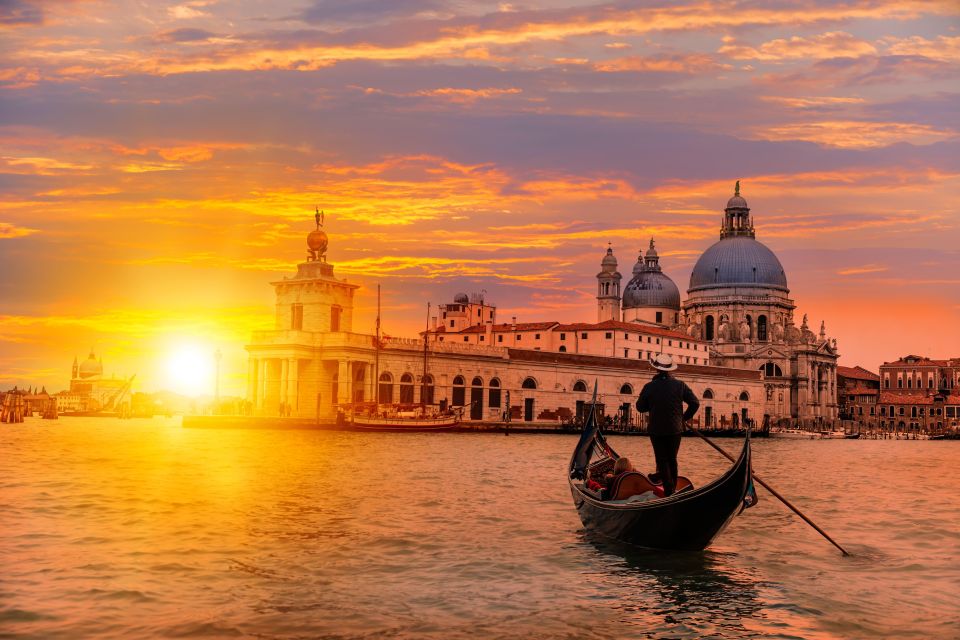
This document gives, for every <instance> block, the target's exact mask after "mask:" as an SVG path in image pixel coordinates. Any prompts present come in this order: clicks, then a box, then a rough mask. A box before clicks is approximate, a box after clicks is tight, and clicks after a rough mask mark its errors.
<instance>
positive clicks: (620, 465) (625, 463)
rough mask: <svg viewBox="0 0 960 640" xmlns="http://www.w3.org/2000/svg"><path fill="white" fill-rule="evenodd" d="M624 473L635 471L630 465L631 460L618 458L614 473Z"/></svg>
mask: <svg viewBox="0 0 960 640" xmlns="http://www.w3.org/2000/svg"><path fill="white" fill-rule="evenodd" d="M624 471H633V465H632V464H630V458H617V462H616V464H614V465H613V472H614V473H623V472H624Z"/></svg>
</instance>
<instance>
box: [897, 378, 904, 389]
mask: <svg viewBox="0 0 960 640" xmlns="http://www.w3.org/2000/svg"><path fill="white" fill-rule="evenodd" d="M897 389H903V378H897Z"/></svg>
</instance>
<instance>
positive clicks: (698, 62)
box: [594, 54, 732, 73]
mask: <svg viewBox="0 0 960 640" xmlns="http://www.w3.org/2000/svg"><path fill="white" fill-rule="evenodd" d="M594 68H595V69H597V70H598V71H607V72H615V71H660V72H669V73H700V72H703V71H711V70H715V69H731V68H732V67H731V66H730V65H726V64H720V63H718V62H717V61H716V60H714V59H713V58H711V57H710V56H708V55H705V54H688V55H676V56H656V57H644V56H628V57H625V58H616V59H614V60H607V61H604V62H598V63H597V64H595V65H594Z"/></svg>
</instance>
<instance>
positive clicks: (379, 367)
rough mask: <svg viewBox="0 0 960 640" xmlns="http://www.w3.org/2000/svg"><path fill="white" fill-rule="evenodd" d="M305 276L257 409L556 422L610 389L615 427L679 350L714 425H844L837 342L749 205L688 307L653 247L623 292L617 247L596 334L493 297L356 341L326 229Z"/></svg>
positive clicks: (605, 267)
mask: <svg viewBox="0 0 960 640" xmlns="http://www.w3.org/2000/svg"><path fill="white" fill-rule="evenodd" d="M307 247H308V253H307V258H306V261H305V262H303V263H300V264H299V265H298V266H297V273H296V274H295V275H293V276H290V277H285V278H283V279H282V280H280V281H277V282H273V283H272V285H273V287H274V289H275V292H276V315H275V317H276V323H275V327H274V329H272V330H269V331H258V332H255V333H254V334H253V336H252V340H251V342H250V344H248V345H247V351H248V353H249V371H248V389H247V399H248V400H249V401H250V403H251V405H252V406H253V410H254V412H255V413H256V414H258V415H291V416H299V417H314V416H316V417H317V418H323V419H329V418H331V417H333V416H335V415H336V412H337V410H338V409H339V408H342V407H345V406H347V405H351V404H354V403H360V402H373V401H378V402H380V403H382V404H398V405H416V404H420V403H421V402H422V403H423V404H426V405H431V406H438V405H446V406H462V407H464V408H465V409H464V410H465V415H464V417H465V419H470V420H478V421H498V420H501V419H503V418H504V417H505V416H506V415H509V416H510V417H511V418H512V419H513V420H523V421H531V422H536V421H557V420H560V419H565V418H569V417H572V416H575V415H578V414H579V413H580V412H581V411H582V408H583V406H584V404H585V403H586V402H588V401H589V399H590V396H591V392H592V390H593V382H594V381H596V382H597V385H598V394H599V396H600V402H602V403H603V405H604V407H605V411H606V413H607V414H608V415H614V414H616V415H617V416H618V417H619V418H620V419H622V420H625V421H634V420H635V416H634V415H633V414H632V406H633V403H634V401H635V400H636V396H637V394H638V393H639V391H640V388H642V386H643V384H645V383H646V382H647V381H649V380H650V379H651V378H652V376H653V374H654V373H655V372H654V370H653V368H652V367H651V366H650V363H649V361H650V360H651V359H652V357H653V356H655V355H656V354H658V353H669V354H670V355H671V356H673V358H674V360H675V361H677V362H678V363H679V365H680V369H679V370H678V372H677V374H678V375H679V376H680V377H681V378H682V379H684V380H685V381H686V382H687V383H688V384H689V385H690V386H691V388H692V389H693V390H694V392H695V393H697V395H698V396H699V397H700V398H702V401H701V402H702V407H703V408H702V411H701V413H700V415H699V417H698V420H699V421H700V424H701V425H704V424H708V425H720V424H735V423H740V422H742V421H743V420H744V419H751V420H757V421H758V422H759V420H760V419H761V417H763V416H765V415H766V416H769V417H771V418H773V419H778V418H792V419H796V420H815V419H830V418H835V417H836V360H837V355H836V342H835V341H832V340H830V339H829V338H827V337H826V334H825V331H824V330H823V327H821V332H820V334H819V336H818V335H816V334H814V333H813V332H811V331H810V330H809V328H808V327H807V324H806V319H805V318H804V322H803V324H802V325H801V326H800V327H799V328H797V327H795V325H794V322H793V310H794V304H793V302H792V300H791V299H790V298H789V290H788V289H787V286H786V276H785V274H784V273H783V268H782V267H781V266H780V263H779V261H778V260H777V258H776V256H775V255H774V254H773V253H772V252H771V251H770V250H769V249H767V248H766V247H765V246H763V245H762V244H760V243H759V242H758V241H757V240H756V239H755V237H754V231H753V222H752V219H751V218H750V217H749V209H748V208H747V206H746V202H745V201H744V200H743V198H741V197H740V196H739V193H737V194H736V195H735V196H734V198H732V199H731V200H730V202H729V203H728V205H727V209H726V212H725V217H724V224H723V229H722V231H721V239H720V241H719V242H718V243H717V244H715V245H714V246H712V247H710V248H709V249H708V250H707V251H706V252H705V253H704V254H703V256H701V258H700V260H699V261H698V263H697V266H696V267H695V268H694V272H693V275H692V276H691V283H690V287H689V289H688V291H687V299H686V300H685V301H682V302H681V298H680V292H679V289H678V287H677V286H676V284H674V282H673V281H672V280H671V279H670V278H669V277H668V276H667V275H666V274H665V273H664V272H663V270H662V268H661V266H660V263H659V255H658V253H657V251H656V248H655V246H654V244H653V242H652V241H651V243H650V247H649V249H648V250H647V252H646V254H645V255H641V258H640V260H638V262H637V265H636V266H634V268H633V272H632V277H631V279H630V280H629V282H628V283H627V285H626V286H625V287H623V288H622V290H621V281H622V276H621V274H620V273H619V272H618V270H617V268H618V263H617V259H616V257H615V256H614V254H613V249H612V248H608V249H607V252H606V254H605V255H604V256H603V259H602V260H601V270H600V272H599V273H598V274H597V276H596V279H597V322H595V323H566V322H558V321H549V322H533V323H524V322H517V319H516V318H515V317H514V318H511V321H510V322H498V318H497V309H496V306H495V305H492V304H490V303H489V302H488V301H487V300H485V298H484V296H482V295H477V294H475V295H473V296H470V295H467V294H457V296H455V297H454V300H453V302H451V303H448V304H442V305H440V306H439V308H438V312H437V315H436V316H434V317H432V318H431V319H430V324H429V327H428V328H427V329H426V330H424V331H423V332H422V333H421V335H420V336H419V337H417V338H388V339H381V340H380V341H379V343H378V339H377V336H375V335H371V334H370V333H363V332H357V331H355V330H354V327H353V299H354V293H355V291H356V289H357V288H358V285H355V284H352V283H349V282H347V281H346V280H343V279H340V278H337V277H336V276H335V275H334V266H333V265H332V264H330V263H329V262H327V259H326V251H327V248H328V238H327V235H326V233H325V232H324V231H323V230H322V229H321V228H320V221H319V218H318V221H317V228H316V229H315V230H313V231H312V232H311V233H310V234H309V236H308V237H307Z"/></svg>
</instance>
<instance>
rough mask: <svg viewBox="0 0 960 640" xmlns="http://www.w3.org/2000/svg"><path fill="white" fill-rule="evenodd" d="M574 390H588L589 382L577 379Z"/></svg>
mask: <svg viewBox="0 0 960 640" xmlns="http://www.w3.org/2000/svg"><path fill="white" fill-rule="evenodd" d="M573 390H574V391H586V390H587V383H586V382H584V381H583V380H577V381H576V382H574V383H573Z"/></svg>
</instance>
